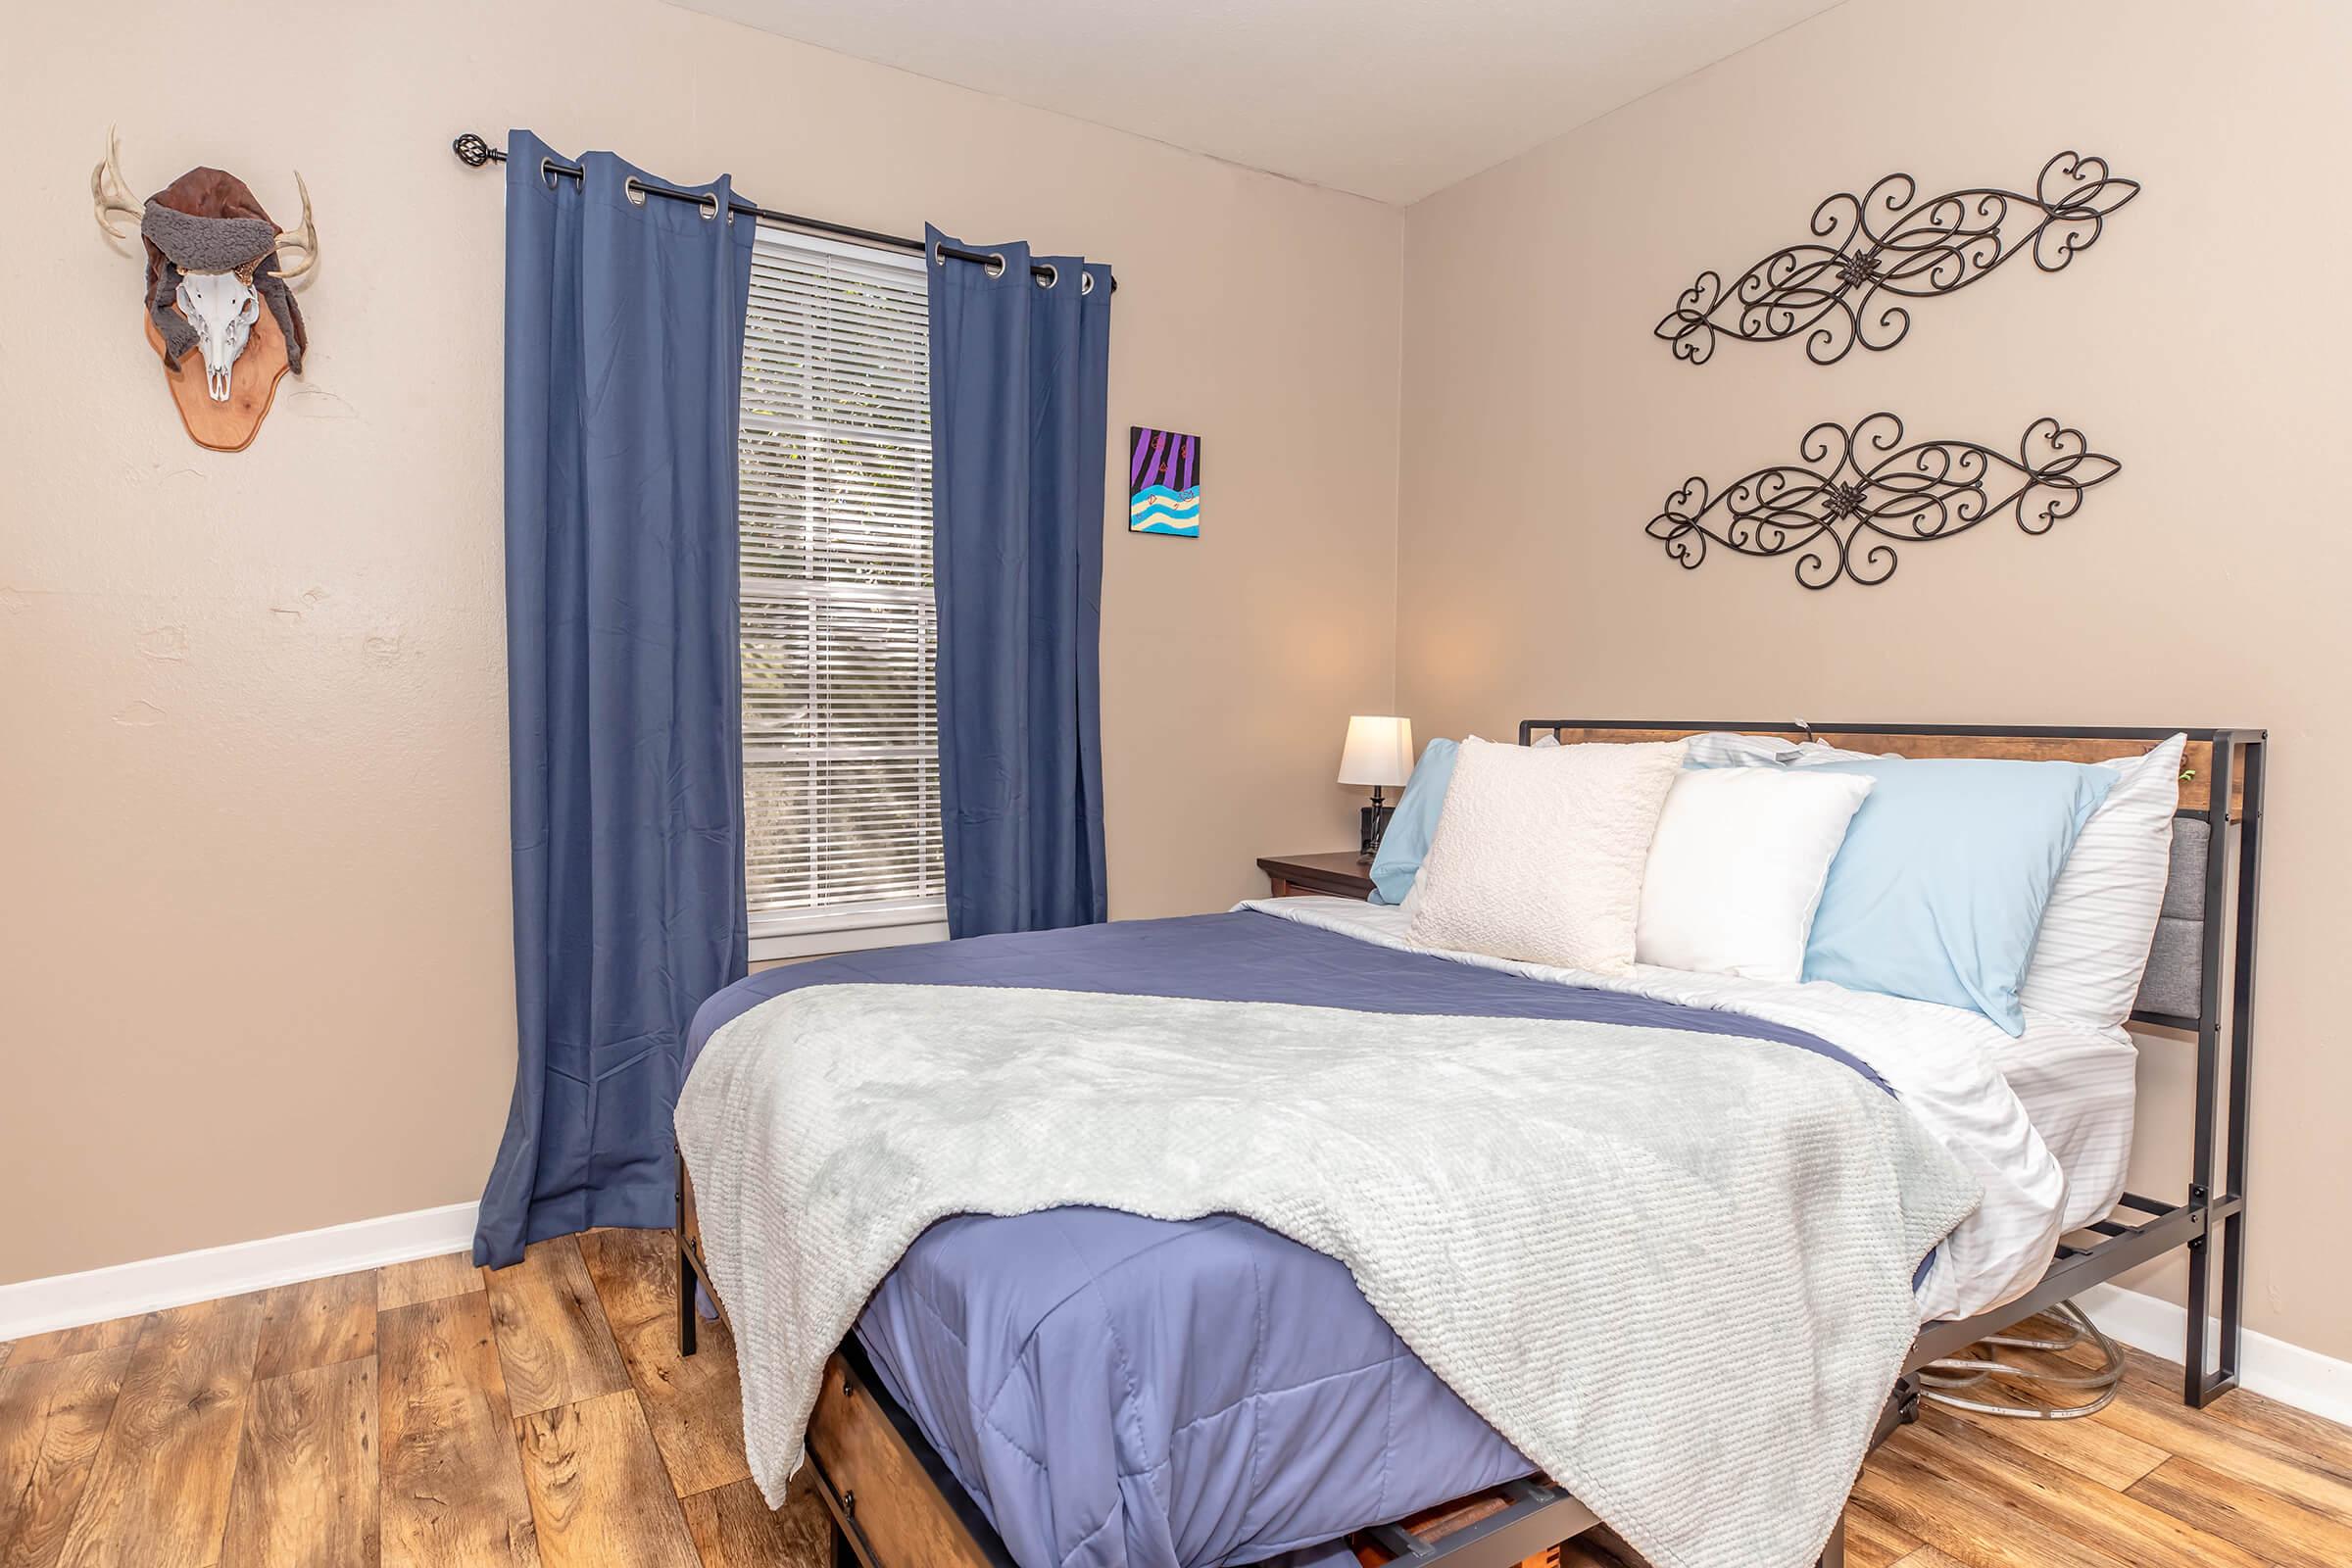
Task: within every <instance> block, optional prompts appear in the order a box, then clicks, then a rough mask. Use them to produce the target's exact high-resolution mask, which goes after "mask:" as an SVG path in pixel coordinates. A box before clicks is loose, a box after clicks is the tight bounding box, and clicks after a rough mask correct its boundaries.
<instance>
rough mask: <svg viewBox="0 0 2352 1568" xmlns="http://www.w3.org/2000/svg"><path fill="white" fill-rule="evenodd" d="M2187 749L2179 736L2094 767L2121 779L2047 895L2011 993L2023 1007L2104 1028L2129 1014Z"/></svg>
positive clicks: (2168, 853) (2168, 862)
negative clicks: (2022, 973) (2029, 951)
mask: <svg viewBox="0 0 2352 1568" xmlns="http://www.w3.org/2000/svg"><path fill="white" fill-rule="evenodd" d="M2187 746H2188V737H2187V736H2185V735H2175V736H2174V737H2173V738H2172V739H2170V740H2168V741H2166V742H2164V743H2163V744H2162V745H2160V746H2158V747H2157V748H2156V749H2155V750H2154V751H2152V752H2148V753H2145V754H2143V755H2141V756H2138V757H2119V758H2116V759H2115V760H2112V761H2106V762H2101V763H2100V764H2099V765H2100V766H2101V767H2109V768H2113V769H2114V770H2115V771H2116V773H2117V774H2118V775H2119V776H2118V777H2117V779H2116V781H2115V787H2114V788H2113V789H2111V790H2109V791H2108V792H2107V798H2106V799H2105V800H2104V801H2101V802H2100V803H2099V809H2097V810H2095V811H2093V812H2091V813H2090V819H2089V820H2088V821H2086V822H2084V823H2083V824H2082V833H2081V834H2080V835H2078V836H2077V838H2076V839H2075V848H2074V853H2073V854H2071V855H2069V856H2068V857H2067V858H2066V864H2065V866H2064V867H2063V868H2062V869H2061V870H2060V871H2059V873H2058V880H2057V882H2056V884H2055V885H2053V886H2052V887H2051V889H2050V902H2049V906H2048V907H2047V908H2045V909H2043V910H2042V915H2041V929H2040V931H2039V932H2038V933H2036V935H2035V936H2034V956H2033V958H2032V960H2031V961H2029V962H2028V963H2027V965H2026V975H2025V979H2024V980H2022V981H2021V982H2019V984H2018V988H2017V1000H2018V1001H2019V1002H2021V1003H2023V1004H2024V1005H2026V1006H2028V1007H2031V1008H2033V1009H2034V1010H2035V1011H2037V1012H2054V1013H2057V1014H2058V1015H2059V1016H2061V1017H2065V1018H2074V1019H2078V1020H2080V1021H2082V1022H2083V1023H2087V1024H2090V1025H2092V1026H2093V1027H2094V1028H2100V1029H2111V1028H2113V1027H2115V1026H2116V1025H2118V1024H2120V1023H2122V1022H2123V1021H2124V1020H2125V1019H2126V1018H2128V1017H2130V1016H2131V1004H2132V1002H2133V1000H2134V999H2135V998H2137V997H2138V995H2139V981H2140V976H2141V975H2142V974H2144V973H2145V972H2146V970H2147V967H2148V946H2149V944H2150V943H2152V942H2153V941H2154V940H2155V937H2156V917H2157V915H2158V914H2159V913H2161V912H2162V911H2163V908H2164V885H2165V881H2166V879H2167V877H2168V876H2169V875H2170V873H2171V868H2172V859H2173V813H2174V812H2175V811H2177V810H2179V809H2180V754H2181V753H2182V752H2183V751H2184V750H2186V749H2187Z"/></svg>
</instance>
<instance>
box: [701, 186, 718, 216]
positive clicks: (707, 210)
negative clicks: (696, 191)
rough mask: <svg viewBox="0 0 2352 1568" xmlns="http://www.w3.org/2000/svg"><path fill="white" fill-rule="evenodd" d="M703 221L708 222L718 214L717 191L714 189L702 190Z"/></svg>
mask: <svg viewBox="0 0 2352 1568" xmlns="http://www.w3.org/2000/svg"><path fill="white" fill-rule="evenodd" d="M703 202H704V206H703V221H704V222H706V223H708V222H710V221H711V220H712V219H714V218H716V217H717V216H718V208H719V201H718V192H716V191H714V190H707V191H705V192H703Z"/></svg>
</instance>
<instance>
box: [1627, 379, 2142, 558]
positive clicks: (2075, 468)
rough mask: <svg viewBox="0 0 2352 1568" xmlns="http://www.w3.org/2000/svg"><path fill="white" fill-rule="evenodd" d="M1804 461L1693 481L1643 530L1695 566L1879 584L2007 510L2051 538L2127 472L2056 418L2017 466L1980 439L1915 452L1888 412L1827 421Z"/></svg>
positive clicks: (2039, 423)
mask: <svg viewBox="0 0 2352 1568" xmlns="http://www.w3.org/2000/svg"><path fill="white" fill-rule="evenodd" d="M1797 452H1798V455H1799V456H1800V457H1802V458H1803V459H1804V462H1803V464H1802V465H1795V464H1783V465H1778V466H1773V467H1769V468H1758V469H1757V470H1756V471H1755V472H1753V473H1749V474H1745V475H1743V476H1741V477H1740V478H1739V479H1736V480H1734V481H1733V482H1732V483H1731V484H1730V485H1729V486H1727V487H1726V488H1725V489H1724V490H1722V491H1721V492H1720V493H1718V492H1715V491H1711V490H1709V489H1708V487H1707V482H1706V481H1705V480H1704V479H1701V478H1697V477H1695V476H1694V477H1692V478H1691V479H1688V480H1686V481H1684V483H1683V486H1682V488H1681V489H1679V490H1677V491H1675V492H1674V493H1673V494H1672V495H1670V496H1668V497H1667V498H1666V506H1665V510H1663V511H1661V512H1660V513H1659V514H1658V515H1656V516H1654V517H1652V518H1650V519H1649V523H1648V526H1647V528H1646V529H1645V530H1644V531H1645V532H1647V533H1648V535H1649V536H1650V537H1651V538H1652V539H1656V540H1658V541H1660V542H1661V543H1662V544H1664V545H1665V547H1666V554H1667V555H1668V556H1669V557H1671V558H1672V559H1673V560H1675V561H1677V562H1680V563H1681V564H1683V566H1684V567H1685V568H1686V569H1692V568H1695V567H1696V566H1697V565H1698V564H1699V563H1700V562H1702V561H1704V560H1706V558H1707V546H1708V545H1709V544H1718V545H1722V546H1723V547H1724V548H1725V549H1727V550H1734V551H1737V552H1739V553H1740V555H1743V556H1786V555H1789V554H1791V553H1793V554H1795V556H1796V558H1797V559H1796V580H1797V581H1798V582H1800V583H1802V584H1804V585H1805V586H1806V587H1807V588H1827V587H1829V586H1830V584H1832V583H1834V582H1836V581H1837V580H1838V578H1839V577H1841V576H1842V577H1846V578H1849V579H1851V580H1852V581H1854V582H1857V583H1860V584H1862V585H1863V586H1864V587H1870V586H1872V585H1874V584H1877V583H1882V582H1885V581H1886V580H1887V578H1889V577H1891V576H1893V575H1894V568H1895V566H1896V565H1897V564H1899V563H1898V562H1897V560H1896V557H1895V552H1894V546H1895V545H1897V544H1926V543H1931V542H1933V541H1935V540H1938V539H1949V538H1952V537H1954V536H1955V535H1958V534H1963V533H1966V532H1967V531H1968V530H1969V529H1971V528H1973V527H1975V526H1976V525H1977V524H1978V523H1980V522H1983V521H1985V519H1986V518H1988V517H1992V516H1997V515H2000V514H2002V513H2004V512H2007V513H2013V514H2014V515H2015V516H2016V520H2017V525H2018V527H2019V528H2021V529H2023V530H2024V531H2025V532H2027V533H2029V534H2044V533H2047V532H2049V531H2050V528H2051V526H2052V525H2053V524H2055V523H2056V522H2057V521H2058V519H2059V518H2061V517H2069V516H2072V515H2074V514H2075V513H2076V511H2077V510H2079V509H2080V508H2081V507H2082V492H2084V491H2085V490H2088V489H2089V488H2090V487H2091V486H2093V485H2098V484H2104V483H2106V482H2107V481H2108V480H2109V479H2112V478H2114V477H2115V475H2116V474H2117V473H2118V472H2119V471H2120V470H2121V469H2122V467H2123V465H2121V464H2119V463H2118V462H2116V461H2115V459H2113V458H2111V457H2108V456H2106V455H2105V454H2104V453H2098V452H2093V451H2091V450H2090V448H2089V443H2087V442H2086V441H2084V440H2083V438H2082V431H2080V430H2075V429H2070V428H2068V427H2066V426H2064V425H2061V424H2060V423H2059V422H2058V421H2057V420H2056V419H2052V418H2046V417H2045V418H2040V419H2035V420H2034V422H2033V423H2032V424H2030V425H2028V426H2027V427H2026V433H2025V434H2024V435H2023V436H2022V437H2020V438H2019V440H2018V444H2017V456H2016V457H2015V458H2011V457H2009V456H2007V455H2006V454H2004V453H1999V452H1995V451H1993V450H1992V448H1990V447H1986V446H1980V445H1979V444H1978V443H1976V442H1974V441H1918V442H1913V443H1911V444H1909V445H1905V444H1904V441H1903V421H1902V420H1901V419H1899V418H1897V417H1894V416H1893V415H1891V414H1887V413H1883V412H1882V413H1879V414H1874V415H1871V416H1870V417H1868V418H1866V419H1862V420H1860V421H1858V422H1857V423H1856V424H1855V425H1854V427H1853V428H1852V429H1850V430H1849V429H1847V428H1845V427H1844V426H1843V425H1839V424H1836V423H1829V422H1824V423H1821V424H1817V425H1815V426H1814V427H1813V428H1812V429H1810V430H1807V431H1806V432H1805V437H1804V439H1803V440H1802V441H1801V442H1799V443H1798V444H1797ZM1996 489H1998V490H1999V491H2000V493H1999V494H1997V495H1996V493H1995V491H1996Z"/></svg>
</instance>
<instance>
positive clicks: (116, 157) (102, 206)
mask: <svg viewBox="0 0 2352 1568" xmlns="http://www.w3.org/2000/svg"><path fill="white" fill-rule="evenodd" d="M90 202H91V204H92V205H93V206H94V207H95V208H96V209H97V217H98V226H99V227H100V228H103V229H105V230H106V231H107V232H108V233H109V234H111V235H113V236H114V237H115V238H117V239H129V238H130V237H131V236H132V235H133V234H136V233H137V232H138V231H139V220H140V219H141V218H143V217H145V216H146V213H147V204H146V203H145V202H142V201H140V200H139V199H138V198H137V197H136V196H133V195H132V194H131V193H130V184H129V182H128V181H126V180H125V179H123V147H122V144H121V142H120V141H119V139H118V138H117V137H116V135H115V127H114V126H112V125H109V126H107V127H106V162H104V163H102V164H100V165H99V166H98V167H97V168H95V169H93V170H91V171H90ZM306 216H307V215H306ZM119 218H126V219H128V220H129V221H130V228H129V229H128V231H127V232H126V231H124V230H123V229H120V228H117V227H116V226H115V224H114V221H115V220H116V219H119Z"/></svg>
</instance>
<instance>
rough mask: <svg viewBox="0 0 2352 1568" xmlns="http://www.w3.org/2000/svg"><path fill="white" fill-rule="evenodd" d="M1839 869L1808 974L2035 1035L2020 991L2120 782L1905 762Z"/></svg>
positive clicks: (2051, 771)
mask: <svg viewBox="0 0 2352 1568" xmlns="http://www.w3.org/2000/svg"><path fill="white" fill-rule="evenodd" d="M1807 771H1810V772H1820V773H1862V774H1866V775H1868V776H1869V777H1870V778H1872V779H1874V780H1876V781H1877V782H1876V783H1875V784H1874V785H1873V786H1872V788H1871V792H1870V795H1869V797H1868V798H1867V799H1865V800H1864V801H1863V803H1862V809H1860V810H1858V811H1856V812H1855V813H1854V819H1853V822H1852V823H1851V824H1850V825H1849V826H1848V827H1847V829H1846V833H1845V843H1844V844H1843V845H1842V846H1840V847H1839V849H1838V858H1836V859H1835V860H1833V861H1831V862H1830V876H1829V882H1828V884H1827V885H1826V886H1825V887H1824V888H1823V889H1822V894H1821V907H1820V909H1819V911H1818V912H1816V913H1815V915H1814V917H1813V934H1812V937H1811V940H1810V941H1808V942H1807V944H1806V946H1805V978H1806V979H1808V980H1832V981H1835V982H1837V983H1838V985H1841V986H1845V987H1847V988H1849V989H1851V990H1855V991H1881V992H1885V993H1886V994H1887V995H1888V996H1895V997H1913V998H1916V999H1918V1000H1919V1001H1921V1002H1940V1003H1944V1004H1946V1005H1950V1006H1954V1007H1972V1008H1974V1009H1975V1010H1977V1011H1978V1012H1981V1013H1983V1014H1984V1015H1985V1017H1987V1018H1990V1019H1991V1020H1992V1021H1993V1022H1994V1023H1997V1024H1999V1025H2000V1026H2001V1027H2002V1028H2003V1029H2005V1030H2007V1031H2008V1032H2009V1033H2010V1034H2013V1035H2017V1034H2023V1033H2025V1028H2026V1017H2025V1013H2024V1011H2023V1010H2022V1009H2021V1008H2020V1007H2019V1006H2018V1003H2017V987H2018V982H2019V981H2020V980H2021V979H2023V978H2024V976H2025V972H2026V964H2027V962H2028V961H2029V960H2030V959H2031V958H2032V957H2033V956H2034V935H2035V933H2036V932H2038V931H2039V930H2040V929H2041V911H2042V910H2043V908H2045V907H2047V906H2048V904H2049V902H2050V888H2051V885H2052V884H2053V883H2055V882H2056V881H2057V880H2058V873H2059V872H2060V871H2061V870H2062V869H2064V868H2065V865H2066V858H2067V856H2068V854H2069V853H2070V852H2072V851H2073V849H2074V847H2075V836H2076V835H2077V834H2079V833H2081V832H2082V824H2083V822H2084V821H2086V820H2088V818H2089V816H2090V813H2091V812H2092V811H2094V810H2097V809H2098V807H2099V803H2100V802H2101V801H2103V800H2105V799H2106V798H2107V792H2108V791H2109V790H2110V789H2112V788H2114V787H2115V781H2116V779H2117V777H2118V776H2119V775H2118V774H2117V773H2116V771H2115V769H2113V768H2110V767H2091V766H2087V765H2085V764H2082V763H2080V762H2008V761H1996V760H1980V759H1974V758H1952V759H1936V758H1896V759H1891V760H1874V761H1867V762H1821V763H1816V764H1814V766H1812V767H1811V768H1809V769H1808V770H1807Z"/></svg>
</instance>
